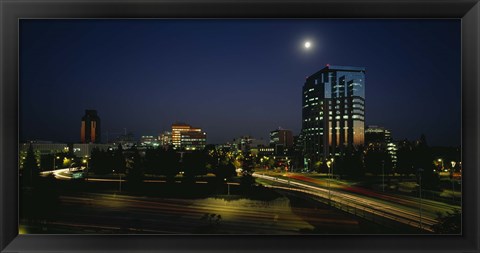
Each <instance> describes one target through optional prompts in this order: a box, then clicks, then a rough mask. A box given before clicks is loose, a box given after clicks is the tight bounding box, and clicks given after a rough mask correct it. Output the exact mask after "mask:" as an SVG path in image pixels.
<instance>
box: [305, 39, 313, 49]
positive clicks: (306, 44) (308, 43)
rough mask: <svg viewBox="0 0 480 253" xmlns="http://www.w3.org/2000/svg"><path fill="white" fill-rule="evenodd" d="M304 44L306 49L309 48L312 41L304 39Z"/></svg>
mask: <svg viewBox="0 0 480 253" xmlns="http://www.w3.org/2000/svg"><path fill="white" fill-rule="evenodd" d="M304 46H305V48H306V49H309V48H310V47H311V46H312V43H311V42H310V41H305V44H304Z"/></svg>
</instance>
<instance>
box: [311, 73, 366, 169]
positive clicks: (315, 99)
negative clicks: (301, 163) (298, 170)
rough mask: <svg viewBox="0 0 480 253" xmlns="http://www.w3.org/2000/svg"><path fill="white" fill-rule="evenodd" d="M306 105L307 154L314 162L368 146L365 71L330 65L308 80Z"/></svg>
mask: <svg viewBox="0 0 480 253" xmlns="http://www.w3.org/2000/svg"><path fill="white" fill-rule="evenodd" d="M302 106H303V108H302V135H303V137H304V154H305V156H306V157H307V158H309V159H310V160H313V161H318V160H321V159H322V158H323V159H324V158H328V157H333V156H337V155H341V154H342V152H344V151H345V150H347V149H353V148H355V147H358V146H360V145H364V135H365V129H364V128H365V68H361V67H346V66H330V65H327V66H326V67H325V68H323V69H321V70H320V71H318V72H316V73H314V74H313V75H311V76H309V77H307V79H306V81H305V84H304V86H303V93H302Z"/></svg>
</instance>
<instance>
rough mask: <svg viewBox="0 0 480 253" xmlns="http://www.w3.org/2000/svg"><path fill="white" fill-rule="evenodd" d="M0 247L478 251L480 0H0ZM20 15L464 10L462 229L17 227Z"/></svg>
mask: <svg viewBox="0 0 480 253" xmlns="http://www.w3.org/2000/svg"><path fill="white" fill-rule="evenodd" d="M0 17H1V26H0V27H1V28H0V29H1V30H0V36H1V38H0V43H1V44H0V46H1V53H0V57H1V63H0V64H1V68H0V76H1V85H0V96H1V98H0V250H1V252H27V251H28V252H54V251H55V252H73V251H75V252H78V251H80V252H83V251H85V252H86V251H89V252H111V251H126V252H141V251H158V252H177V251H181V252H194V251H205V252H210V251H220V252H247V251H258V252H277V251H283V252H285V251H287V252H290V251H291V252H300V251H303V252H317V251H318V252H371V251H381V252H428V251H431V252H480V250H479V249H480V242H479V238H480V235H479V230H480V223H479V219H478V217H479V208H478V200H479V182H480V177H479V175H480V174H479V173H478V169H479V156H480V152H479V148H478V146H479V143H480V135H479V131H480V126H479V122H480V121H479V120H480V118H479V115H480V110H479V109H480V103H479V102H478V101H480V89H479V86H480V85H479V84H480V83H479V81H480V79H479V75H480V74H479V73H480V65H479V64H480V3H479V1H478V0H418V1H415V0H335V1H333V0H299V1H295V0H257V1H255V0H246V1H239V0H176V1H173V0H140V1H135V0H112V1H106V0H62V1H60V0H0ZM23 18H458V19H461V21H462V162H463V167H464V168H465V169H464V172H463V222H462V226H463V230H462V235H459V236H454V235H445V236H443V235H405V236H395V235H354V236H353V235H305V236H260V235H256V236H252V235H232V236H230V235H222V236H220V235H214V236H213V235H148V236H147V235H128V236H127V235H18V197H17V196H18V179H17V177H18V169H17V168H18V166H17V164H18V126H19V123H18V110H19V108H18V71H19V69H18V23H19V19H23Z"/></svg>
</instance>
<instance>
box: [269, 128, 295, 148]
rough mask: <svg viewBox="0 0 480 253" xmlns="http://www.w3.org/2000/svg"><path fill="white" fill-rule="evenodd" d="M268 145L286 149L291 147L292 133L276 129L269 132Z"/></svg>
mask: <svg viewBox="0 0 480 253" xmlns="http://www.w3.org/2000/svg"><path fill="white" fill-rule="evenodd" d="M270 145H273V146H276V145H282V146H284V147H286V148H289V147H292V146H293V134H292V131H290V130H287V129H282V128H278V129H276V130H273V131H271V132H270Z"/></svg>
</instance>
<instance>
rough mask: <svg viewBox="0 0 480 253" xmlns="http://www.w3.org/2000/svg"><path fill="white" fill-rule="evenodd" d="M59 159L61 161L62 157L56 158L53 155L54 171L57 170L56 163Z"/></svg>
mask: <svg viewBox="0 0 480 253" xmlns="http://www.w3.org/2000/svg"><path fill="white" fill-rule="evenodd" d="M57 159H60V156H55V155H53V170H56V169H57V168H56V167H57V165H56V161H57Z"/></svg>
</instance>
